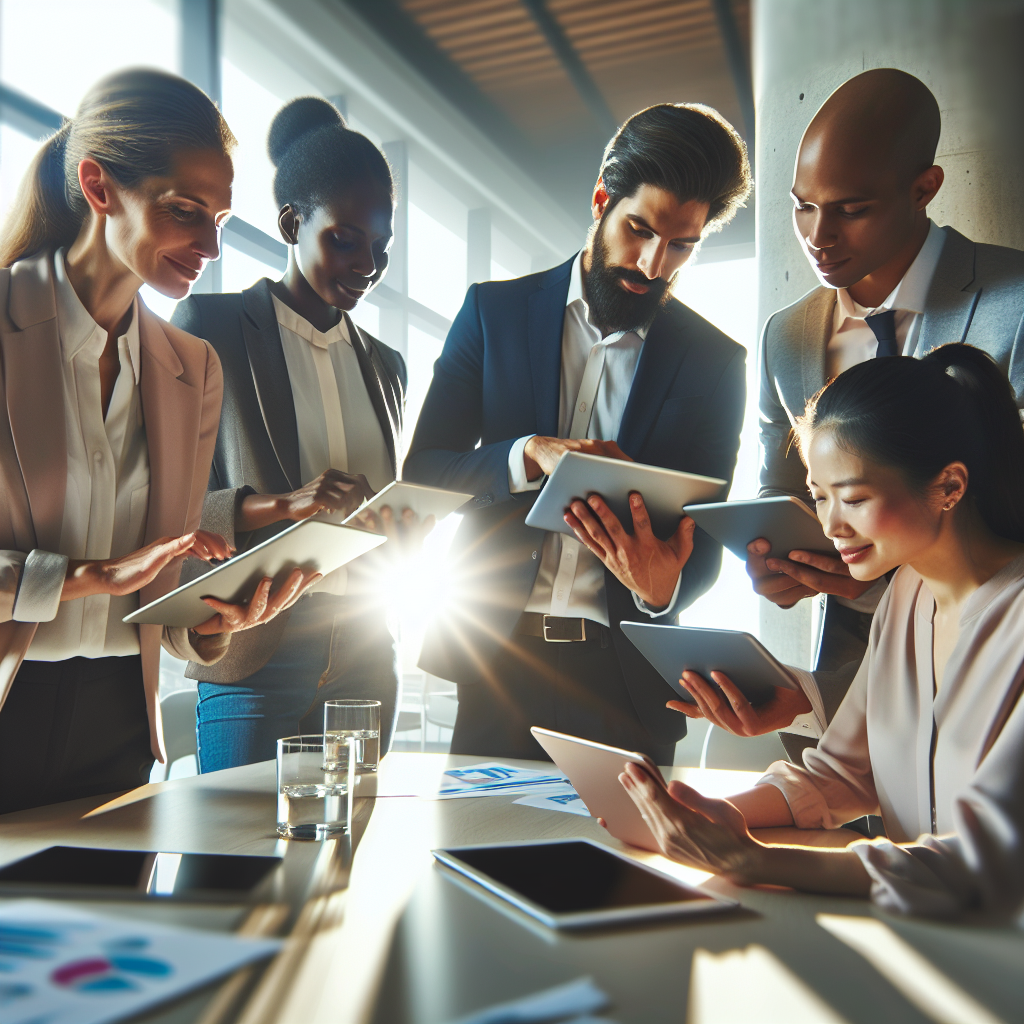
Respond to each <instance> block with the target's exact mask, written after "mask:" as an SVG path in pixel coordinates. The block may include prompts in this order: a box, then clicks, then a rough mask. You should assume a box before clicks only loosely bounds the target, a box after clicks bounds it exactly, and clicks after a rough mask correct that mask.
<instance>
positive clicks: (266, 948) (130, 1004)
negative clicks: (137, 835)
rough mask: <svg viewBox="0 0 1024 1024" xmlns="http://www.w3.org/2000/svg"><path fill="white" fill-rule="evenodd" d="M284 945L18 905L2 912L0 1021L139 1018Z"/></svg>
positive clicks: (42, 904) (60, 1023) (84, 1023)
mask: <svg viewBox="0 0 1024 1024" xmlns="http://www.w3.org/2000/svg"><path fill="white" fill-rule="evenodd" d="M280 945H281V943H280V942H278V941H277V940H276V939H241V938H235V937H234V936H231V935H223V934H217V933H216V932H207V931H198V930H193V929H189V928H171V927H166V926H164V925H157V924H152V923H151V922H148V921H139V920H136V919H129V918H118V917H112V916H111V917H106V916H101V915H99V914H90V913H86V912H84V911H81V910H77V909H75V908H74V907H70V906H67V905H66V904H61V903H50V902H46V901H43V900H16V901H14V902H11V903H8V904H6V905H4V906H2V907H0V1020H2V1021H3V1022H4V1024H39V1022H45V1024H105V1022H107V1021H115V1020H121V1019H122V1018H124V1017H134V1016H135V1015H136V1014H138V1013H140V1012H141V1011H142V1010H145V1009H146V1008H148V1007H151V1006H155V1005H156V1004H158V1003H161V1002H163V1001H164V1000H165V999H171V998H173V997H175V996H178V995H181V994H182V993H183V992H187V991H188V990H189V989H192V988H195V987H197V986H199V985H202V984H205V983H206V982H208V981H211V980H213V979H214V978H216V977H218V976H219V975H222V974H226V973H228V972H229V971H233V970H235V969H236V968H238V967H241V966H242V965H243V964H247V963H249V962H251V961H253V960H259V959H262V958H263V957H267V956H270V955H272V954H274V953H276V952H277V950H278V949H279V948H280Z"/></svg>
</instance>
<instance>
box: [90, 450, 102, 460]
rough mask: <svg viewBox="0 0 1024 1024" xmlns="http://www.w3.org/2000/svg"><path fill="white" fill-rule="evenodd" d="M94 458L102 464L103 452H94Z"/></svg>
mask: <svg viewBox="0 0 1024 1024" xmlns="http://www.w3.org/2000/svg"><path fill="white" fill-rule="evenodd" d="M92 457H93V460H94V461H96V462H102V461H103V452H93V453H92Z"/></svg>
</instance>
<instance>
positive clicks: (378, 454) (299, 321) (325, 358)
mask: <svg viewBox="0 0 1024 1024" xmlns="http://www.w3.org/2000/svg"><path fill="white" fill-rule="evenodd" d="M273 299H274V312H275V314H276V316H277V322H278V325H279V326H280V328H281V345H282V347H283V348H284V359H285V363H286V364H287V366H288V378H289V381H290V383H291V389H292V400H293V401H294V403H295V423H296V427H297V428H298V433H299V471H300V473H301V474H302V482H303V483H304V484H307V483H309V482H310V481H311V480H315V479H316V477H318V476H319V475H320V474H321V473H323V472H324V470H326V469H338V470H341V472H343V473H362V474H363V476H365V477H366V479H367V481H368V482H369V484H370V486H371V487H372V488H373V489H374V491H379V490H381V489H382V488H384V487H386V486H387V485H388V484H389V483H391V482H392V481H393V480H394V479H395V474H394V472H393V471H392V469H391V458H390V456H389V455H388V449H387V445H386V444H385V442H384V434H383V432H382V431H381V428H380V421H379V420H378V419H377V414H376V412H375V411H374V408H373V405H372V404H371V402H370V396H369V395H368V394H367V392H366V384H365V382H364V381H363V373H362V369H361V368H360V366H359V357H358V356H357V355H356V352H355V349H354V348H353V347H352V339H351V338H350V337H349V334H348V325H347V322H346V320H345V317H342V318H341V320H339V321H338V323H337V324H336V325H335V326H334V327H332V328H331V329H330V330H329V331H327V332H326V333H321V332H320V331H318V330H317V329H316V328H315V327H314V326H313V325H312V324H311V323H310V322H309V321H308V320H306V319H304V318H303V317H301V316H299V314H298V313H296V312H295V310H293V309H292V308H291V307H290V306H286V305H285V304H284V303H283V302H282V301H281V300H280V299H279V298H278V297H277V296H276V295H274V296H273ZM313 589H314V590H317V591H320V592H326V593H330V594H344V593H345V592H346V591H347V590H348V570H347V569H346V568H345V567H344V566H343V567H342V568H340V569H336V570H335V571H334V572H332V573H331V574H330V575H328V576H327V577H325V578H324V579H323V580H321V581H320V583H319V584H317V586H316V587H314V588H313Z"/></svg>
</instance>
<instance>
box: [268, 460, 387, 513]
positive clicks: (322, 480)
mask: <svg viewBox="0 0 1024 1024" xmlns="http://www.w3.org/2000/svg"><path fill="white" fill-rule="evenodd" d="M375 493H376V492H375V491H374V489H373V488H372V487H371V486H370V485H369V483H368V482H367V479H366V477H365V476H363V474H362V473H343V472H342V471H341V470H340V469H325V470H324V471H323V472H322V473H321V474H320V475H319V476H318V477H317V478H316V479H315V480H311V481H310V482H309V483H308V484H306V485H305V486H303V487H300V488H299V489H298V490H297V491H292V493H291V494H286V495H284V504H285V515H284V518H286V519H291V520H293V521H294V522H299V521H300V520H302V519H308V518H309V517H310V516H313V515H316V514H317V513H318V512H334V513H337V517H338V518H339V519H344V518H346V517H347V516H349V515H351V514H352V513H353V512H354V511H355V510H356V509H357V508H359V506H360V505H361V504H362V503H363V502H364V501H366V500H368V499H370V498H372V497H373V496H374V494H375Z"/></svg>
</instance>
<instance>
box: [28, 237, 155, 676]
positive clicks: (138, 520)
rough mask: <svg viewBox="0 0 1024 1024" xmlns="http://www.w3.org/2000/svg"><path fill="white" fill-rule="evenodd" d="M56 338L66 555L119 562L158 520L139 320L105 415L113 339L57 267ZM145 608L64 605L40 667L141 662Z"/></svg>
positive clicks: (45, 640)
mask: <svg viewBox="0 0 1024 1024" xmlns="http://www.w3.org/2000/svg"><path fill="white" fill-rule="evenodd" d="M54 289H55V297H56V305H57V329H58V332H59V334H60V345H61V356H62V359H61V366H62V368H63V383H64V396H63V398H64V417H65V423H66V432H67V446H68V476H67V491H66V493H65V498H64V518H63V523H62V525H61V535H60V546H59V548H58V550H57V553H58V554H61V555H66V556H67V557H68V558H71V559H90V560H92V559H107V558H118V557H120V556H121V555H126V554H128V553H129V552H131V551H135V550H137V549H138V548H140V547H142V544H143V540H144V539H145V534H146V517H147V513H148V511H149V449H148V448H147V445H146V428H145V424H144V423H143V418H142V401H141V396H140V394H139V359H140V352H139V317H138V308H137V307H136V306H135V305H134V304H133V307H132V315H131V321H130V323H129V325H128V329H127V330H126V331H125V333H124V334H123V335H121V337H119V338H118V339H117V352H118V356H119V358H120V361H121V369H120V372H119V373H118V375H117V381H116V383H115V384H114V391H113V394H112V395H111V398H110V405H109V406H108V408H107V415H106V417H104V415H103V407H102V398H101V390H100V368H99V358H100V354H101V353H102V352H103V348H104V346H105V345H106V343H107V332H106V331H105V330H104V329H103V328H102V327H100V326H99V324H97V323H96V321H95V320H93V318H92V317H91V316H90V315H89V313H88V311H87V310H86V308H85V306H83V305H82V301H81V299H79V297H78V296H77V295H76V294H75V290H74V288H73V287H72V286H71V282H70V281H69V280H68V277H67V271H66V269H65V266H64V251H63V250H58V252H57V253H56V255H55V257H54ZM138 607H139V596H138V594H127V595H125V596H123V597H112V596H111V595H109V594H95V595H93V596H92V597H86V598H82V599H80V600H77V601H65V602H63V603H62V604H61V605H60V608H59V610H58V612H57V616H56V618H54V619H52V620H51V621H49V622H41V623H40V624H39V628H38V629H37V631H36V634H35V637H34V639H33V640H32V645H31V646H30V647H29V649H28V654H27V658H28V659H29V660H32V661H63V660H64V659H66V658H73V657H75V656H76V655H77V656H80V657H83V658H104V657H108V656H112V655H118V656H123V655H130V654H138V653H139V631H138V628H137V627H136V626H131V625H125V624H124V623H123V622H122V621H121V619H122V618H123V617H124V616H125V615H128V614H129V613H130V612H133V611H135V610H136V609H137V608H138Z"/></svg>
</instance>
